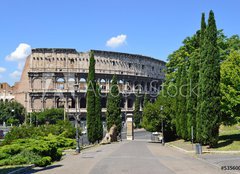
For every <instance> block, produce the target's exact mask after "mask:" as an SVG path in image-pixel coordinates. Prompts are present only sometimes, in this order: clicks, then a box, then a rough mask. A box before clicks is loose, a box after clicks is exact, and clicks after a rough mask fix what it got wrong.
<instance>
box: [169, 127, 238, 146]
mask: <svg viewBox="0 0 240 174" xmlns="http://www.w3.org/2000/svg"><path fill="white" fill-rule="evenodd" d="M169 144H170V145H174V146H177V147H180V148H182V149H185V150H187V151H194V150H195V144H193V145H192V144H191V142H189V141H184V140H182V139H180V140H176V141H172V142H169ZM202 150H203V151H240V124H238V125H234V126H221V127H220V130H219V141H218V145H217V147H215V148H211V149H208V148H207V146H203V147H202Z"/></svg>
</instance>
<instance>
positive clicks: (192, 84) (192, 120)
mask: <svg viewBox="0 0 240 174" xmlns="http://www.w3.org/2000/svg"><path fill="white" fill-rule="evenodd" d="M194 39H195V44H196V45H195V47H196V50H195V51H194V52H193V53H192V54H191V55H190V57H189V62H190V65H189V70H188V90H187V132H188V139H189V140H190V139H191V138H192V134H193V139H194V140H195V139H196V114H197V103H198V99H197V96H198V82H199V60H200V51H199V47H200V32H199V31H198V32H197V33H196V35H195V37H194ZM192 128H193V129H192ZM192 130H193V132H192Z"/></svg>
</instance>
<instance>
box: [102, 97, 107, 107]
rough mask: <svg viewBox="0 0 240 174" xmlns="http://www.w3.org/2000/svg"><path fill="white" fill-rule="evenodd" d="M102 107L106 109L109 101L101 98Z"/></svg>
mask: <svg viewBox="0 0 240 174" xmlns="http://www.w3.org/2000/svg"><path fill="white" fill-rule="evenodd" d="M101 105H102V108H106V107H107V99H106V97H102V98H101Z"/></svg>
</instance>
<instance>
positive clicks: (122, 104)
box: [120, 97, 125, 108]
mask: <svg viewBox="0 0 240 174" xmlns="http://www.w3.org/2000/svg"><path fill="white" fill-rule="evenodd" d="M120 107H121V108H125V99H124V98H123V97H122V98H121V102H120Z"/></svg>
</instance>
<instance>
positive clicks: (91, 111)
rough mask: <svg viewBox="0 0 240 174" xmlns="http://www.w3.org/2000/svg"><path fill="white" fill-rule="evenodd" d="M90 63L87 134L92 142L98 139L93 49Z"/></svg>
mask: <svg viewBox="0 0 240 174" xmlns="http://www.w3.org/2000/svg"><path fill="white" fill-rule="evenodd" d="M89 56H90V64H89V72H88V79H87V80H88V81H87V82H88V89H87V132H88V133H87V135H88V141H89V142H90V143H95V141H96V135H95V133H96V131H95V114H96V113H95V89H96V82H95V60H94V53H93V51H91V52H90V55H89Z"/></svg>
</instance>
